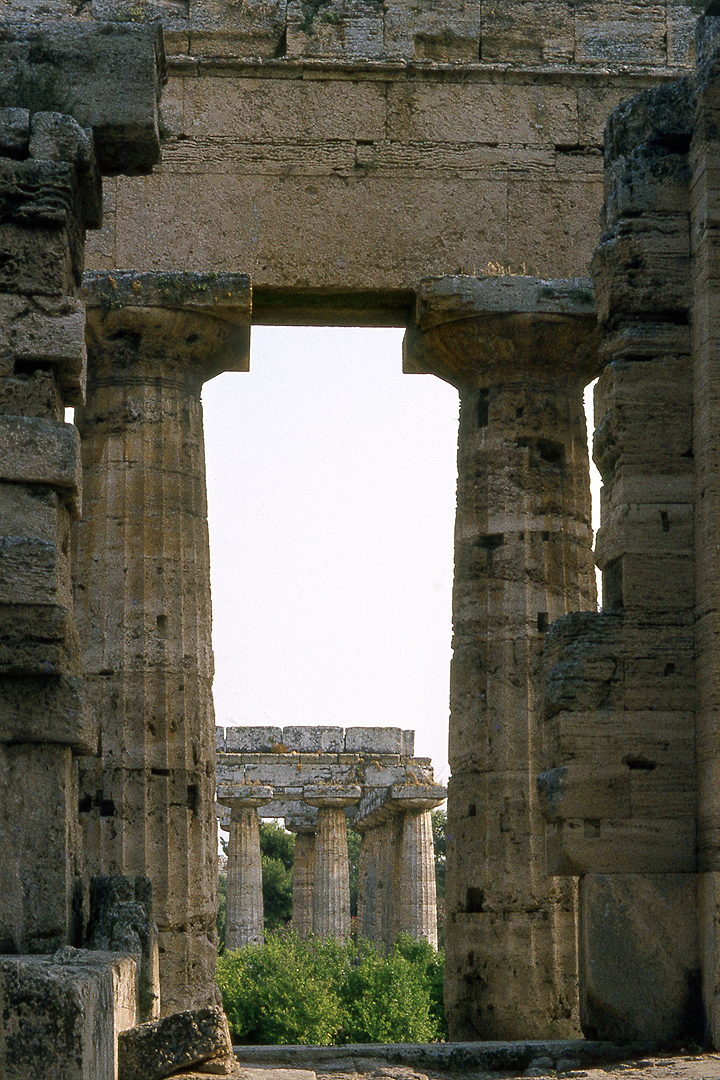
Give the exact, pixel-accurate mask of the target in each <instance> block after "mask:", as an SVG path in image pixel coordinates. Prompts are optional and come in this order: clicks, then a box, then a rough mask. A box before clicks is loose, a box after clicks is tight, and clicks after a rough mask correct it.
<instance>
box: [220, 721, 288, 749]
mask: <svg viewBox="0 0 720 1080" xmlns="http://www.w3.org/2000/svg"><path fill="white" fill-rule="evenodd" d="M282 734H283V733H282V728H279V727H227V728H226V729H225V751H226V753H228V754H241V753H243V752H244V751H248V752H250V753H260V752H262V751H267V752H273V750H274V747H276V746H280V745H282V741H283V738H282Z"/></svg>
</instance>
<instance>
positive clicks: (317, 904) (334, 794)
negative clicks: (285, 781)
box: [303, 787, 361, 941]
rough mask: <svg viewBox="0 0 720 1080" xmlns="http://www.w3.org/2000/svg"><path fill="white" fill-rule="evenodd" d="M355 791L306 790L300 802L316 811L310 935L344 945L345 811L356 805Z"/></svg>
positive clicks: (346, 919) (346, 897)
mask: <svg viewBox="0 0 720 1080" xmlns="http://www.w3.org/2000/svg"><path fill="white" fill-rule="evenodd" d="M360 795H361V791H360V788H359V787H357V788H355V787H347V788H345V789H322V788H317V787H312V788H310V787H308V788H305V789H304V791H303V798H304V800H305V802H306V803H308V804H309V805H310V806H316V807H317V808H318V820H317V832H316V834H315V867H314V870H315V872H314V884H313V933H314V934H316V935H317V937H320V938H328V937H335V938H338V939H339V940H340V941H346V940H347V937H348V935H349V933H350V870H349V865H348V849H347V829H346V825H345V807H347V806H352V804H353V803H356V802H359V800H360Z"/></svg>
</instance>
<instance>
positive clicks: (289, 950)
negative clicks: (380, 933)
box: [218, 930, 447, 1046]
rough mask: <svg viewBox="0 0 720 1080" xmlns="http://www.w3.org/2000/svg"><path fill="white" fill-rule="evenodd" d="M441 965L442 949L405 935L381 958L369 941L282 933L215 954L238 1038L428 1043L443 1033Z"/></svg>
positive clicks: (317, 1042)
mask: <svg viewBox="0 0 720 1080" xmlns="http://www.w3.org/2000/svg"><path fill="white" fill-rule="evenodd" d="M442 969H443V959H442V955H441V954H438V953H435V951H434V949H433V948H432V947H431V946H430V945H428V944H427V943H426V942H417V941H415V940H414V939H412V938H409V937H402V938H401V939H400V940H399V941H398V943H397V945H396V946H395V948H394V949H393V950H392V952H391V953H390V954H389V955H388V956H381V955H380V954H379V953H378V952H377V951H376V950H375V949H374V948H373V947H372V946H371V945H370V944H369V943H367V942H361V943H359V944H348V945H341V944H340V943H339V942H337V941H335V940H333V939H329V940H327V941H320V940H319V939H316V938H314V939H311V940H310V941H300V939H299V938H298V936H297V934H296V933H294V932H293V931H289V930H281V931H275V932H271V933H269V934H268V935H267V938H266V942H265V944H264V945H255V946H250V947H248V948H246V949H243V950H242V951H241V952H234V953H226V954H225V955H224V956H222V957H220V959H219V960H218V985H219V986H220V989H221V991H222V995H223V1004H224V1006H225V1011H226V1013H227V1016H228V1020H229V1022H230V1028H231V1030H232V1033H233V1036H234V1038H235V1039H236V1040H239V1041H240V1042H244V1043H266V1044H276V1043H309V1044H315V1045H320V1046H327V1045H330V1044H337V1045H340V1044H343V1043H348V1042H430V1041H438V1040H441V1039H443V1038H445V1037H446V1036H447V1029H446V1027H445V1019H444V1015H443V1013H442ZM438 987H440V993H439V998H438ZM438 1002H439V1004H438Z"/></svg>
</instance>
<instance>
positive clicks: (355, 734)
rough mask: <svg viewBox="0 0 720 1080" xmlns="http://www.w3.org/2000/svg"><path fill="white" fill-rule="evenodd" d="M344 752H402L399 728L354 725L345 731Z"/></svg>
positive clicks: (401, 735) (400, 730)
mask: <svg viewBox="0 0 720 1080" xmlns="http://www.w3.org/2000/svg"><path fill="white" fill-rule="evenodd" d="M345 752H346V753H355V754H402V752H403V733H402V729H401V728H391V727H355V728H347V730H346V731H345Z"/></svg>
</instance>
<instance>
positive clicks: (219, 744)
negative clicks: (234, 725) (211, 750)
mask: <svg viewBox="0 0 720 1080" xmlns="http://www.w3.org/2000/svg"><path fill="white" fill-rule="evenodd" d="M215 752H216V753H218V754H224V753H225V728H224V727H217V726H216V727H215Z"/></svg>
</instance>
